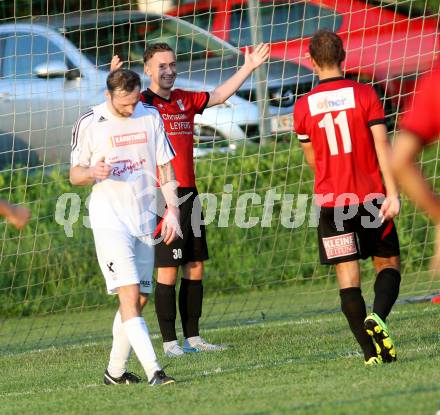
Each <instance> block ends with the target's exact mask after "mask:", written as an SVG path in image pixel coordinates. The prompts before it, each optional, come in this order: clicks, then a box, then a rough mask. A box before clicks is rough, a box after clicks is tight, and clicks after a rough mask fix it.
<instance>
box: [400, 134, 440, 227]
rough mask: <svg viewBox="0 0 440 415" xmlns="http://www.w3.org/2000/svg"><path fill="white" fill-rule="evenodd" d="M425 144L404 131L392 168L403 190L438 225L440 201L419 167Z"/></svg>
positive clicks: (439, 220)
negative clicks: (419, 156) (419, 159)
mask: <svg viewBox="0 0 440 415" xmlns="http://www.w3.org/2000/svg"><path fill="white" fill-rule="evenodd" d="M422 149H423V144H422V142H421V141H420V140H419V138H418V137H417V136H415V135H414V134H411V133H409V132H406V131H402V132H401V133H400V134H399V136H398V137H397V139H396V142H395V144H394V149H393V157H392V168H393V172H394V174H395V176H396V178H397V180H398V181H399V183H400V186H401V187H402V190H403V191H404V192H405V193H406V194H407V195H408V196H409V197H410V198H411V199H412V200H413V201H414V203H415V204H416V205H417V207H419V208H420V209H422V210H424V211H425V212H426V213H427V214H428V215H429V216H430V217H431V218H432V220H433V221H434V222H435V223H436V224H440V199H439V198H438V196H436V194H435V193H434V192H433V190H432V188H431V187H430V186H429V184H428V183H427V182H426V180H425V178H424V177H423V174H422V172H421V171H420V169H419V168H418V167H417V164H416V163H417V158H418V155H419V153H420V152H421V151H422Z"/></svg>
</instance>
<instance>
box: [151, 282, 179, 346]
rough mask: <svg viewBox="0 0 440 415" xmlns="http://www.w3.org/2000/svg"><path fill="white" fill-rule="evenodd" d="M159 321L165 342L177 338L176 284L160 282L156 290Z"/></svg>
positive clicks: (155, 297) (155, 298) (155, 299)
mask: <svg viewBox="0 0 440 415" xmlns="http://www.w3.org/2000/svg"><path fill="white" fill-rule="evenodd" d="M154 305H155V307H156V314H157V321H158V322H159V328H160V332H161V334H162V338H163V341H164V342H170V341H173V340H177V335H176V313H177V311H176V286H175V285H166V284H161V283H160V282H158V283H157V284H156V289H155V291H154Z"/></svg>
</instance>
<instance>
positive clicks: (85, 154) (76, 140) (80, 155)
mask: <svg viewBox="0 0 440 415" xmlns="http://www.w3.org/2000/svg"><path fill="white" fill-rule="evenodd" d="M92 121H93V110H91V111H88V112H86V113H85V114H83V115H82V116H81V117H80V118H78V121H77V122H76V123H75V125H74V126H73V129H72V143H71V145H72V152H71V155H70V164H71V166H72V167H75V166H82V167H89V166H90V159H91V156H92V151H91V147H90V145H91V143H90V140H89V139H88V134H87V127H89V126H90V124H91V123H92Z"/></svg>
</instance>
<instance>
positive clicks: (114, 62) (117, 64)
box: [110, 55, 123, 72]
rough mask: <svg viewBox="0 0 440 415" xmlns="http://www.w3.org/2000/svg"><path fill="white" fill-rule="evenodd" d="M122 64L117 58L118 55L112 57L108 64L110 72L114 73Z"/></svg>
mask: <svg viewBox="0 0 440 415" xmlns="http://www.w3.org/2000/svg"><path fill="white" fill-rule="evenodd" d="M122 64H123V62H122V61H121V59H120V58H119V56H118V55H115V56H113V58H112V60H111V62H110V72H113V71H116V69H119V68H120V67H121V66H122Z"/></svg>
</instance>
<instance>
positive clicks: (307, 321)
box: [3, 308, 432, 356]
mask: <svg viewBox="0 0 440 415" xmlns="http://www.w3.org/2000/svg"><path fill="white" fill-rule="evenodd" d="M426 312H432V310H429V309H426V310H423V309H420V308H419V309H417V310H393V312H392V314H393V315H406V314H420V313H426ZM332 321H345V317H344V316H343V315H342V313H340V312H334V313H332V314H331V315H330V316H329V317H320V318H318V317H316V318H313V317H312V318H304V317H302V318H298V319H291V320H283V321H276V320H273V321H270V320H268V321H256V322H251V323H248V324H237V325H234V326H226V327H212V328H206V329H203V333H216V332H223V331H232V332H236V331H241V330H244V329H248V328H249V329H252V328H268V327H269V328H270V327H274V328H276V327H287V326H304V325H316V324H318V325H320V324H322V323H329V322H332ZM150 337H151V339H158V338H160V334H159V333H154V334H150ZM109 339H110V335H109ZM106 341H107V340H106ZM99 344H102V342H87V343H77V344H70V345H64V346H62V345H61V346H49V347H46V348H40V349H30V350H25V351H23V352H11V353H5V354H4V355H3V356H24V355H29V354H34V353H46V352H50V351H59V350H77V349H82V348H87V347H96V346H97V345H99Z"/></svg>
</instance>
